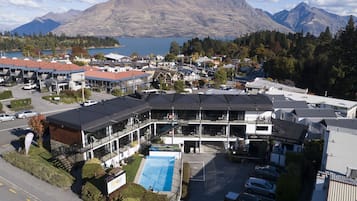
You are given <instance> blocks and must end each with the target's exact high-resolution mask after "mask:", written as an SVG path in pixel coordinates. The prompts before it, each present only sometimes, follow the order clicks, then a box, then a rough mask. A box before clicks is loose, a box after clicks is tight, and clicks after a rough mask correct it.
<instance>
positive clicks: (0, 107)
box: [0, 103, 2, 112]
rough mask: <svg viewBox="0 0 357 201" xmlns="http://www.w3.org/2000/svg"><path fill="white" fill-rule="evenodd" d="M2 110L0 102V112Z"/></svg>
mask: <svg viewBox="0 0 357 201" xmlns="http://www.w3.org/2000/svg"><path fill="white" fill-rule="evenodd" d="M1 111H2V104H1V103H0V112H1Z"/></svg>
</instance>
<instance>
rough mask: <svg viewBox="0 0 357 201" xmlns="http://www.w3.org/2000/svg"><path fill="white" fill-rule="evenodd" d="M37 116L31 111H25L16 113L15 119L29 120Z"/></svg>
mask: <svg viewBox="0 0 357 201" xmlns="http://www.w3.org/2000/svg"><path fill="white" fill-rule="evenodd" d="M37 115H38V113H37V112H34V111H31V110H26V111H22V112H18V113H16V117H17V118H19V119H24V118H30V117H34V116H37Z"/></svg>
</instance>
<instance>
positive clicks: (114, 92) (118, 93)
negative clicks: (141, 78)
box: [111, 89, 123, 96]
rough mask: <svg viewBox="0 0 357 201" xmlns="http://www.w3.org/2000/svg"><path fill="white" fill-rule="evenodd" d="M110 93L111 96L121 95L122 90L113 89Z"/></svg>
mask: <svg viewBox="0 0 357 201" xmlns="http://www.w3.org/2000/svg"><path fill="white" fill-rule="evenodd" d="M111 94H112V95H113V96H122V95H123V92H122V91H121V90H120V89H113V90H112V92H111Z"/></svg>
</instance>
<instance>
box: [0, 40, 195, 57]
mask: <svg viewBox="0 0 357 201" xmlns="http://www.w3.org/2000/svg"><path fill="white" fill-rule="evenodd" d="M190 39H191V38H180V37H177V38H126V37H123V38H122V37H121V38H118V41H119V43H120V45H121V46H120V47H115V48H94V49H89V50H88V52H89V54H90V55H95V54H97V53H103V54H109V53H116V54H121V55H126V56H130V55H131V54H132V53H134V52H136V53H138V54H139V55H141V56H146V55H149V54H154V55H162V56H165V55H166V54H167V53H168V52H169V50H170V44H171V42H173V41H176V42H177V43H178V44H179V45H182V44H183V43H184V42H186V41H188V40H190ZM43 53H44V54H51V51H43ZM5 56H6V57H8V58H10V57H17V58H22V57H23V56H22V53H21V52H6V53H5Z"/></svg>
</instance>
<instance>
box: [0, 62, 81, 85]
mask: <svg viewBox="0 0 357 201" xmlns="http://www.w3.org/2000/svg"><path fill="white" fill-rule="evenodd" d="M84 72H85V70H84V69H83V68H81V67H79V66H77V65H75V64H64V63H56V62H44V61H41V60H37V61H34V60H29V59H17V58H5V57H1V58H0V78H2V79H3V80H4V82H6V83H15V84H19V83H34V84H36V85H37V86H38V88H39V89H40V90H43V89H47V90H49V91H61V90H65V89H70V90H78V89H81V87H82V83H83V82H84V79H85V74H84Z"/></svg>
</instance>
